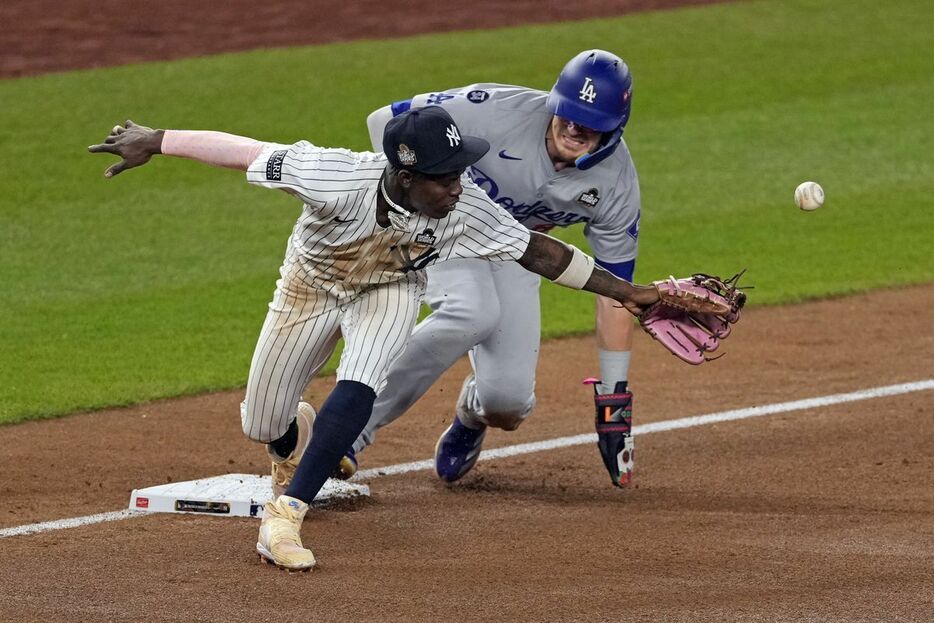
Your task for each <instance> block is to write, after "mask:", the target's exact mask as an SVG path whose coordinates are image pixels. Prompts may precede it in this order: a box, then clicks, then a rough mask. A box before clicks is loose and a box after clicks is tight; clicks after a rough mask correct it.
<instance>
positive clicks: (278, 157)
mask: <svg viewBox="0 0 934 623" xmlns="http://www.w3.org/2000/svg"><path fill="white" fill-rule="evenodd" d="M287 153H288V150H287V149H282V150H279V151H274V152H272V154H270V156H269V160H267V161H266V179H267V180H271V181H273V182H281V181H282V161H283V160H285V155H286V154H287Z"/></svg>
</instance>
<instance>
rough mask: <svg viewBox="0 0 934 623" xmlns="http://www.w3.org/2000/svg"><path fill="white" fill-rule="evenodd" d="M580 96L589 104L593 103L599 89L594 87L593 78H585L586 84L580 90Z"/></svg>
mask: <svg viewBox="0 0 934 623" xmlns="http://www.w3.org/2000/svg"><path fill="white" fill-rule="evenodd" d="M580 94H581V96H580V98H579V99H582V100H584V101H585V102H587V103H588V104H593V100H594V98H596V97H597V90H596V89H595V88H593V80H591V79H590V78H584V86H583V87H581V90H580Z"/></svg>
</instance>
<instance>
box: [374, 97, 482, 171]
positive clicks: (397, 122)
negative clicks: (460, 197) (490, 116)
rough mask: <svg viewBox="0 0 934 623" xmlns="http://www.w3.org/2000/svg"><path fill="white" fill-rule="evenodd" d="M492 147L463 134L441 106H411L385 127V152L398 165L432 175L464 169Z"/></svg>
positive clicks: (400, 167)
mask: <svg viewBox="0 0 934 623" xmlns="http://www.w3.org/2000/svg"><path fill="white" fill-rule="evenodd" d="M489 150H490V144H489V143H488V142H486V141H485V140H483V139H482V138H477V137H475V136H461V133H460V130H459V129H458V127H457V124H456V123H454V120H453V119H452V118H451V115H449V114H448V111H446V110H445V109H443V108H441V107H440V106H425V107H424V108H412V109H409V110H407V111H405V112H404V113H402V114H401V115H399V116H397V117H393V118H392V119H390V120H389V123H387V124H386V129H385V130H384V131H383V152H385V154H386V158H388V159H389V162H391V163H392V165H393V166H394V167H396V168H397V169H408V170H410V171H418V172H419V173H426V174H428V175H440V174H444V173H454V172H456V171H462V170H464V169H466V168H467V167H469V166H470V165H472V164H473V163H475V162H476V161H478V160H479V159H480V158H482V157H483V156H484V154H486V152H488V151H489Z"/></svg>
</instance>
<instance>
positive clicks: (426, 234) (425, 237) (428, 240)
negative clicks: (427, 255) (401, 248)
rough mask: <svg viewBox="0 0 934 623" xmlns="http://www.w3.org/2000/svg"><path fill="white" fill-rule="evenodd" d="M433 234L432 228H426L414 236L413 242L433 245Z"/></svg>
mask: <svg viewBox="0 0 934 623" xmlns="http://www.w3.org/2000/svg"><path fill="white" fill-rule="evenodd" d="M434 234H435V232H434V230H433V229H431V228H430V227H429V228H428V229H426V230H425V231H423V232H422V233H420V234H419V235H417V236H415V242H417V243H418V244H424V245H427V246H429V247H430V246H432V245H434V243H435V240H437V239H436V238H435V236H434Z"/></svg>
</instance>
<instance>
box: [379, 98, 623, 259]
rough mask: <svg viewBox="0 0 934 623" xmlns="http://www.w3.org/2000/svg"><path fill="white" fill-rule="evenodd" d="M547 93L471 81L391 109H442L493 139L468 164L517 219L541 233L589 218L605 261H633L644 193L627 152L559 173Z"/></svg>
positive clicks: (470, 131)
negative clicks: (549, 144) (548, 137)
mask: <svg viewBox="0 0 934 623" xmlns="http://www.w3.org/2000/svg"><path fill="white" fill-rule="evenodd" d="M591 88H592V87H591ZM587 93H589V91H588V92H587ZM587 93H585V94H584V95H586V94H587ZM547 97H548V94H547V93H545V92H543V91H537V90H534V89H527V88H524V87H516V86H509V85H502V84H472V85H469V86H465V87H462V88H458V89H451V90H448V91H444V92H440V93H424V94H421V95H417V96H415V97H414V98H412V100H411V101H410V102H407V103H399V102H397V103H396V104H394V105H393V112H394V113H395V114H398V111H401V110H403V109H405V108H407V107H418V106H426V105H440V106H443V107H444V108H445V109H446V110H447V111H448V112H449V113H450V114H451V116H452V117H453V118H454V121H455V122H456V123H457V125H458V127H459V128H460V130H461V132H462V133H463V134H466V135H470V136H478V137H480V138H484V139H486V140H487V141H489V143H490V151H489V152H488V153H487V154H486V155H485V156H484V157H483V158H481V159H480V160H479V161H478V162H477V163H476V164H475V165H474V166H472V167H471V168H470V169H469V173H470V176H471V178H472V179H473V180H474V182H476V184H477V185H478V186H479V187H480V188H482V189H483V190H484V191H485V192H486V193H487V194H488V195H489V197H490V198H491V199H493V201H495V202H496V203H497V204H499V205H500V206H502V207H503V208H504V209H506V210H507V211H508V212H509V213H510V214H512V215H513V216H514V217H515V218H516V220H518V221H519V222H520V223H522V224H523V225H525V226H526V227H528V228H529V229H531V230H533V231H541V232H545V231H548V230H550V229H552V228H554V227H567V226H569V225H574V224H576V223H584V224H585V226H584V234H585V235H586V237H587V241H588V242H589V243H590V246H591V249H592V250H593V253H594V255H595V256H596V257H597V258H598V259H599V260H601V261H603V262H606V263H613V264H615V263H622V262H628V261H630V260H633V259H635V257H636V253H637V249H638V232H639V215H640V203H641V198H640V194H639V181H638V177H637V175H636V169H635V166H634V165H633V162H632V157H631V156H630V154H629V149H628V148H627V147H626V144H625V143H622V144H621V145H620V146H619V147H618V148H617V149H616V151H615V152H614V153H613V154H612V155H611V156H610V157H609V158H607V159H606V160H604V161H603V162H601V163H600V164H598V165H597V166H595V167H593V168H591V169H588V170H586V171H581V170H579V169H577V168H575V167H568V168H565V169H562V170H561V171H555V169H554V166H553V164H552V162H551V159H550V158H549V157H548V152H547V151H546V148H545V141H544V137H545V132H546V130H547V129H548V124H549V122H550V121H551V113H550V112H549V111H548V109H547V108H546V106H545V100H546V99H547ZM530 165H532V166H530Z"/></svg>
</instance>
